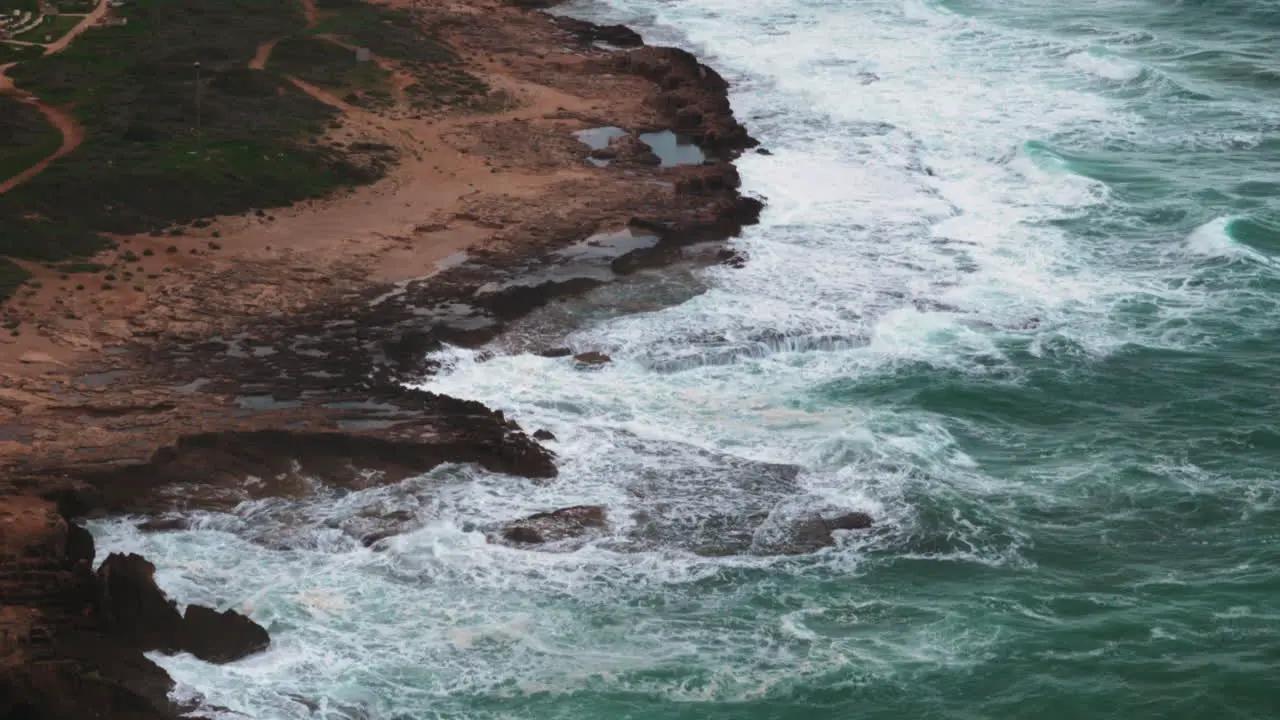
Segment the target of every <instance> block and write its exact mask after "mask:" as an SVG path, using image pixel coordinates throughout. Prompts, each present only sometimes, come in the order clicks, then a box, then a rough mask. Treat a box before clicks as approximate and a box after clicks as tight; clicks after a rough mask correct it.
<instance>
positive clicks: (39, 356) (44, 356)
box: [18, 350, 66, 365]
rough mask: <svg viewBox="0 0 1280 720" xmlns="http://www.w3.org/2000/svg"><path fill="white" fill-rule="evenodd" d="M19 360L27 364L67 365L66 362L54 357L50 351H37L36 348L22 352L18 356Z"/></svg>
mask: <svg viewBox="0 0 1280 720" xmlns="http://www.w3.org/2000/svg"><path fill="white" fill-rule="evenodd" d="M18 362H20V363H23V364H26V365H65V364H66V363H62V362H59V361H57V360H55V359H53V356H52V355H50V354H48V353H42V352H36V351H34V350H30V351H27V352H24V353H22V355H21V356H19V357H18Z"/></svg>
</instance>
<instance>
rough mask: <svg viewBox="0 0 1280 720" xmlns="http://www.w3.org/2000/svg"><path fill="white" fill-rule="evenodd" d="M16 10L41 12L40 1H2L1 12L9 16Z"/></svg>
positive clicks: (0, 4)
mask: <svg viewBox="0 0 1280 720" xmlns="http://www.w3.org/2000/svg"><path fill="white" fill-rule="evenodd" d="M14 10H26V11H28V12H33V13H34V12H39V11H40V0H0V12H2V13H4V14H5V15H9V14H11V13H12V12H13V11H14Z"/></svg>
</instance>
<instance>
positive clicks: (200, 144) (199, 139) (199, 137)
mask: <svg viewBox="0 0 1280 720" xmlns="http://www.w3.org/2000/svg"><path fill="white" fill-rule="evenodd" d="M195 66H196V150H197V151H203V150H204V136H203V132H202V131H203V128H202V127H201V117H200V61H199V60H197V61H196V62H195Z"/></svg>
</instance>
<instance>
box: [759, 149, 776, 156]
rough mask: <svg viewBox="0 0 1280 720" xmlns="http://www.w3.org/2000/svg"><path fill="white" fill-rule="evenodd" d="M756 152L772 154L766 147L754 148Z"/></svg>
mask: <svg viewBox="0 0 1280 720" xmlns="http://www.w3.org/2000/svg"><path fill="white" fill-rule="evenodd" d="M756 152H757V153H759V154H761V155H772V154H773V151H771V150H769V149H768V148H756Z"/></svg>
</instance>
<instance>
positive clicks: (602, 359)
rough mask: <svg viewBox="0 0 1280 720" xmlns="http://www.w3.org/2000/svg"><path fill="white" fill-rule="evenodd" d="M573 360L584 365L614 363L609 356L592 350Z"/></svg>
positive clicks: (580, 354) (576, 356)
mask: <svg viewBox="0 0 1280 720" xmlns="http://www.w3.org/2000/svg"><path fill="white" fill-rule="evenodd" d="M573 359H574V360H576V361H578V362H580V363H582V364H583V365H604V364H605V363H608V362H613V358H611V357H609V356H608V355H605V354H604V353H602V352H596V351H595V350H590V351H588V352H584V353H578V354H577V355H574V356H573Z"/></svg>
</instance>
